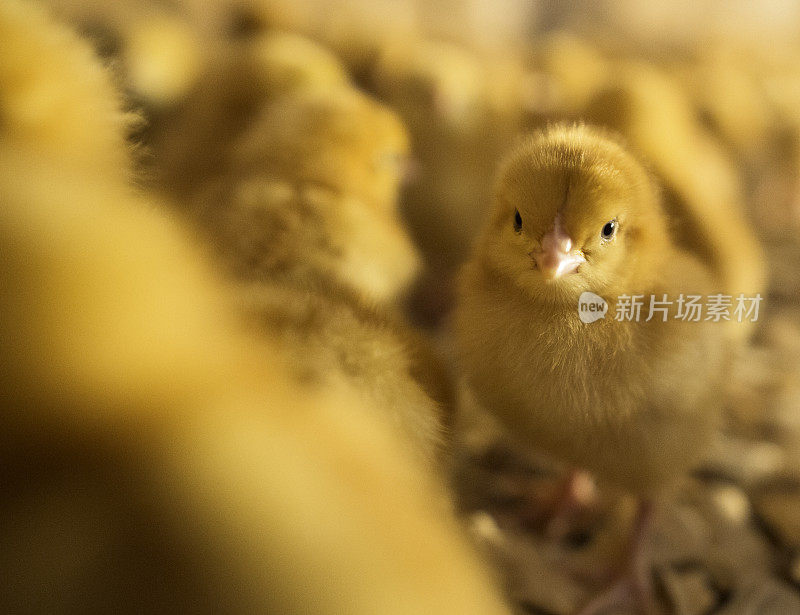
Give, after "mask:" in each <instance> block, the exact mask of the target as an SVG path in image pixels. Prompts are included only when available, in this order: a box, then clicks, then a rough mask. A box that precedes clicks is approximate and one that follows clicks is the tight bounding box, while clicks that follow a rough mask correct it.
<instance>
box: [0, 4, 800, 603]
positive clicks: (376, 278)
mask: <svg viewBox="0 0 800 615" xmlns="http://www.w3.org/2000/svg"><path fill="white" fill-rule="evenodd" d="M41 5H43V6H41ZM799 16H800V5H798V4H797V3H796V2H786V1H783V2H781V1H777V0H772V1H770V2H766V3H761V4H759V6H758V7H755V6H753V5H751V4H750V3H744V2H738V1H737V2H732V3H723V2H721V1H716V2H715V1H711V0H707V1H705V2H695V3H691V4H678V5H664V6H661V5H657V4H656V3H650V2H646V3H634V2H628V1H625V0H616V1H610V0H609V1H607V2H599V3H598V2H595V3H588V2H581V1H571V2H563V3H543V2H522V1H521V0H502V1H499V2H491V3H490V2H487V1H485V0H483V1H479V0H467V1H465V2H460V3H456V2H448V1H447V0H437V1H435V2H427V3H422V2H417V1H411V0H406V1H402V2H386V1H380V2H366V1H364V0H353V1H351V2H333V1H331V0H301V1H295V2H288V1H284V0H275V1H273V2H267V1H265V0H218V1H201V0H182V1H180V2H163V1H158V0H152V1H150V0H139V1H135V0H125V1H121V2H116V3H105V2H99V1H97V0H92V1H89V2H87V1H81V2H79V1H77V0H46V1H44V2H42V3H35V2H33V0H13V1H10V2H4V3H3V4H2V5H0V201H1V202H2V214H0V215H1V216H2V217H1V218H0V244H2V245H0V253H2V255H3V258H2V265H0V276H2V279H3V284H2V291H1V293H2V294H0V309H1V310H2V317H0V331H2V337H3V340H4V345H3V346H4V350H3V354H2V358H1V359H0V361H1V362H2V366H3V367H2V372H1V373H2V376H0V378H2V381H3V384H4V388H5V389H6V391H7V397H8V399H7V401H6V404H5V408H4V411H3V413H2V418H0V433H1V434H2V435H0V462H2V468H3V469H2V470H0V477H2V480H0V579H3V582H2V584H0V585H2V587H0V610H1V611H3V612H15V613H16V612H31V613H40V612H41V613H60V612H63V613H73V612H81V613H84V612H109V611H111V612H137V613H139V612H173V611H181V612H183V611H192V612H195V611H201V612H203V611H209V612H276V613H348V614H349V613H365V614H366V613H398V614H400V613H453V614H455V613H459V614H464V613H472V612H474V613H484V614H485V613H506V612H519V613H558V614H562V613H563V614H567V613H572V612H574V611H575V610H576V609H577V608H578V607H579V606H580V605H581V604H582V603H584V602H585V600H586V599H587V597H588V596H591V595H592V593H593V592H595V591H596V590H597V589H598V588H599V587H600V586H602V584H603V583H604V581H605V579H606V577H607V576H608V574H610V572H609V571H611V570H613V566H614V562H615V561H616V560H617V559H618V558H619V557H620V550H621V545H622V544H623V543H624V540H623V537H624V535H625V533H626V531H628V529H629V525H630V520H631V512H632V508H631V503H630V502H628V501H627V500H626V498H625V497H622V496H620V495H619V494H614V493H611V492H609V491H608V490H604V489H603V486H602V485H600V486H599V488H600V494H601V497H600V498H599V500H598V501H597V503H596V504H595V506H594V507H593V508H591V509H589V510H585V511H581V512H580V514H579V515H577V516H576V518H574V519H572V520H571V525H570V527H569V528H568V531H566V532H564V533H563V535H562V536H560V537H559V538H558V539H553V538H552V537H549V536H548V534H547V532H545V531H543V528H542V527H541V524H540V523H539V519H538V518H537V516H536V514H533V513H532V512H531V511H536V510H537V509H542V508H546V506H547V503H548V502H549V501H551V500H552V497H553V494H554V492H555V490H556V489H557V483H558V478H559V476H560V475H561V473H562V472H563V469H562V468H560V467H558V466H557V465H556V464H554V463H553V462H551V461H550V460H548V459H544V458H539V457H538V456H536V455H535V454H534V455H531V453H530V451H527V450H525V449H524V448H522V447H521V446H520V445H519V444H518V443H516V442H514V441H513V440H512V439H511V438H510V437H509V436H508V435H506V434H503V433H502V432H501V431H500V430H499V428H498V427H497V426H496V425H494V424H493V423H492V421H491V420H489V419H488V418H487V417H486V416H485V414H484V413H483V412H482V410H481V409H480V408H478V407H477V406H476V404H475V403H474V402H473V401H472V400H471V399H470V398H469V396H468V395H467V394H466V393H465V391H463V390H462V387H461V386H460V383H459V381H458V378H457V376H456V374H455V367H454V365H453V364H452V359H451V341H450V340H451V335H450V330H449V324H448V314H449V311H450V308H451V305H452V288H453V282H454V277H455V276H456V274H457V271H458V268H459V266H460V265H461V264H462V263H463V261H464V260H465V258H466V257H467V256H468V254H469V251H470V244H471V241H472V239H473V237H474V236H475V234H476V232H477V231H478V229H479V228H480V225H481V223H482V221H483V216H484V214H485V212H486V210H487V207H488V204H489V201H490V198H491V193H492V188H493V181H494V180H493V176H494V172H495V168H496V165H497V162H498V160H499V158H500V157H501V156H502V155H503V153H504V152H505V151H507V150H508V149H509V147H511V146H512V145H513V143H514V142H515V140H516V139H517V138H518V137H519V136H520V135H522V134H525V133H526V132H530V131H531V130H534V129H536V128H538V127H541V126H544V125H546V124H547V123H548V122H551V121H557V120H572V121H585V122H590V123H596V124H601V125H604V126H607V127H609V128H613V129H614V130H617V131H619V132H620V133H622V135H623V136H624V138H625V139H626V140H627V142H628V143H629V145H630V146H631V148H632V149H633V150H634V151H636V152H637V153H639V154H640V155H641V156H642V157H643V159H645V160H646V161H647V163H648V165H649V166H650V169H651V171H652V172H653V174H654V175H655V176H656V177H657V179H658V180H659V182H660V184H661V186H662V187H663V192H664V198H665V201H666V203H667V206H668V207H680V208H683V209H687V210H690V211H696V212H698V216H705V218H704V219H707V220H709V221H710V223H711V224H714V225H716V227H717V228H720V229H722V232H721V233H720V236H721V237H723V238H724V237H725V236H726V234H725V231H724V229H727V228H732V225H736V228H737V229H746V230H748V231H749V235H750V236H751V237H752V244H751V243H746V245H742V244H739V243H737V244H731V243H730V242H725V241H724V240H723V241H721V242H720V243H719V244H718V245H714V246H713V249H712V250H711V253H710V254H709V258H711V259H715V260H716V262H717V263H718V265H719V267H720V268H721V269H722V270H723V271H724V272H725V275H726V276H727V279H729V280H730V281H731V287H732V288H735V287H736V285H737V284H738V283H741V281H742V280H748V279H752V278H754V277H758V276H760V272H759V268H758V263H756V262H753V267H752V269H751V270H741V269H738V268H737V269H736V270H730V271H728V270H725V265H726V262H727V261H726V259H725V255H726V254H731V253H733V252H736V253H741V252H745V253H747V252H748V251H752V253H755V254H757V251H758V245H759V243H760V244H761V245H762V246H763V248H764V250H765V252H766V257H767V263H768V266H767V269H768V277H769V282H768V288H769V292H768V294H767V297H766V298H765V300H764V302H763V304H762V312H761V316H760V319H759V322H758V323H757V328H756V331H755V337H754V342H753V343H752V344H751V345H750V346H749V347H748V349H747V351H746V353H743V355H742V356H741V357H739V359H738V361H737V364H736V366H735V368H734V370H733V371H732V373H731V374H730V378H729V385H730V386H729V390H728V391H727V398H726V400H725V406H726V409H727V417H726V419H727V420H726V425H725V429H724V432H723V433H721V434H720V436H719V438H718V439H717V442H716V443H715V446H714V448H713V450H712V451H711V452H710V455H709V457H708V459H707V461H706V462H705V463H704V464H703V466H702V469H701V470H700V471H699V472H697V473H696V474H695V475H694V476H692V477H691V478H690V479H687V480H686V481H685V485H683V487H682V489H681V490H680V491H679V493H678V494H676V495H675V496H674V499H673V500H671V501H670V502H669V503H668V506H666V507H665V508H664V509H663V511H662V512H661V513H660V517H659V518H658V520H657V524H656V532H655V536H654V538H653V541H652V542H653V544H651V545H650V549H651V551H652V552H653V559H654V561H655V569H654V575H655V577H656V581H657V587H658V588H659V596H658V598H659V600H660V604H661V606H662V608H663V612H665V613H686V614H695V613H696V614H700V613H725V614H730V615H734V614H738V613H776V614H777V613H781V614H783V613H791V612H800V592H799V591H798V588H800V378H798V375H800V275H799V274H798V271H800V111H798V110H800V68H798V66H800V43H799V42H798V40H800V39H798V35H800V26H798V25H797V24H798V23H800V22H798V20H797V18H798V17H799ZM73 32H74V33H75V34H73ZM730 203H733V204H735V205H736V208H737V209H740V210H741V211H743V212H745V215H744V216H743V217H742V218H741V219H738V218H737V219H733V218H725V219H720V218H719V217H714V213H713V212H714V211H717V210H719V209H720V208H717V207H716V205H717V204H730ZM687 241H691V238H687ZM754 261H755V258H754ZM622 612H624V611H622Z"/></svg>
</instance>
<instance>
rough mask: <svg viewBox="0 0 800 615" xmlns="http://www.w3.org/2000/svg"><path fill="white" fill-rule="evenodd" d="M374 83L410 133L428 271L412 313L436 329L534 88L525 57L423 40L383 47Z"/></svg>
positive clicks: (413, 212)
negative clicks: (500, 160) (498, 164)
mask: <svg viewBox="0 0 800 615" xmlns="http://www.w3.org/2000/svg"><path fill="white" fill-rule="evenodd" d="M371 82H372V88H373V89H374V91H375V92H376V93H377V94H378V95H379V96H380V97H381V98H382V99H383V100H385V101H386V102H388V103H389V104H390V105H391V106H392V107H393V108H394V109H396V110H397V112H398V113H399V114H400V116H401V117H402V118H403V120H404V122H405V123H406V125H407V126H408V128H409V132H410V134H411V140H412V151H413V153H414V163H415V164H414V166H415V169H414V173H413V175H412V176H411V177H410V181H409V182H408V184H407V185H406V186H404V189H403V196H402V209H403V216H404V218H405V219H406V221H407V223H408V226H409V230H410V232H411V234H412V236H413V238H414V240H415V243H417V245H419V246H420V249H421V251H422V253H423V255H424V257H425V262H426V265H427V272H426V274H427V279H426V280H425V281H424V282H423V284H422V287H421V288H420V289H419V293H418V294H419V297H417V298H416V301H415V302H416V303H417V304H418V306H417V309H415V311H417V312H418V314H417V315H418V316H419V317H421V318H423V319H425V320H430V321H433V322H435V321H437V320H438V319H439V318H440V317H441V316H442V314H443V313H444V312H446V311H447V309H448V308H449V306H450V302H451V299H452V288H451V287H452V279H453V277H454V275H455V272H456V271H457V269H458V266H459V265H460V264H461V263H462V262H463V261H464V260H465V259H466V257H467V255H468V246H469V245H470V243H471V241H472V239H473V238H474V236H475V234H476V233H477V232H478V230H479V229H480V227H481V224H482V222H483V218H484V214H485V207H484V203H486V201H487V200H488V199H489V197H490V190H489V186H490V185H491V178H492V176H493V174H494V170H495V166H496V162H497V159H498V158H499V157H500V156H501V155H502V154H503V152H504V151H505V149H506V148H507V144H508V142H509V141H510V140H512V139H514V138H515V137H516V136H517V135H518V134H519V132H520V131H521V130H522V126H523V121H524V117H525V113H526V104H527V100H528V98H529V94H530V91H529V87H530V86H531V82H530V80H529V75H528V74H527V73H526V72H525V70H524V67H523V64H522V61H521V57H517V56H515V55H509V56H505V57H495V56H490V55H488V54H477V53H474V52H470V51H469V50H467V49H465V48H463V47H459V46H457V45H454V44H450V43H445V42H441V41H434V40H424V39H423V40H416V39H413V40H405V41H401V42H399V43H397V44H388V43H387V44H385V45H384V46H383V48H382V49H381V54H380V56H379V58H378V61H377V63H376V65H375V67H374V69H373V71H372V78H371Z"/></svg>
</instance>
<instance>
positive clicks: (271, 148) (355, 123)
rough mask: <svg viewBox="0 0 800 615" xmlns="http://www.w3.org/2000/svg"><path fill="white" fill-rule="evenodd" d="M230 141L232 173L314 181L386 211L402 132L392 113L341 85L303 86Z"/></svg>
mask: <svg viewBox="0 0 800 615" xmlns="http://www.w3.org/2000/svg"><path fill="white" fill-rule="evenodd" d="M248 135H249V136H247V137H245V138H244V139H242V141H241V142H239V143H238V144H237V147H236V150H235V152H234V154H233V156H232V159H231V163H230V167H231V170H232V172H233V173H237V174H250V173H253V172H254V171H259V172H260V173H262V174H263V175H270V176H273V177H279V178H284V179H288V180H291V181H293V182H296V183H301V184H306V183H308V184H316V185H321V186H324V187H326V188H329V189H331V190H333V191H335V192H337V193H339V194H346V195H349V196H352V197H356V198H359V199H360V200H361V201H362V202H363V203H364V204H365V205H366V206H368V207H372V208H374V209H376V210H380V211H386V212H394V211H395V210H396V208H397V193H398V189H399V187H400V183H401V181H402V179H403V175H404V172H405V163H406V158H407V156H408V148H409V142H408V135H407V133H406V129H405V127H404V126H403V124H402V122H401V121H400V119H399V118H398V117H397V115H396V114H395V113H394V112H393V111H391V110H390V109H389V108H388V107H386V106H384V105H381V104H379V103H378V102H376V101H375V100H374V99H372V98H370V97H369V96H367V95H365V94H362V93H361V92H359V91H358V90H355V89H353V88H348V87H342V88H336V89H332V90H331V89H328V90H325V91H321V90H314V91H311V90H305V91H303V92H298V93H296V94H294V95H291V96H286V97H284V98H282V99H280V100H278V101H277V102H276V103H275V104H274V105H272V106H270V107H268V108H267V109H265V110H264V112H263V113H262V115H261V116H260V117H259V118H258V120H257V122H256V123H254V124H253V126H252V128H251V129H250V131H249V133H248Z"/></svg>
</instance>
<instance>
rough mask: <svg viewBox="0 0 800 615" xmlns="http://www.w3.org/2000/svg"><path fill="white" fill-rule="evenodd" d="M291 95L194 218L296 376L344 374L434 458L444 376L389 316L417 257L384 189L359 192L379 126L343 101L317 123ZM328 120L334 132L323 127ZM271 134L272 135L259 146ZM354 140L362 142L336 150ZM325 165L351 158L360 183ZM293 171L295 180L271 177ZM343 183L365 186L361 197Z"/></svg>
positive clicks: (325, 380) (377, 149) (445, 395)
mask: <svg viewBox="0 0 800 615" xmlns="http://www.w3.org/2000/svg"><path fill="white" fill-rule="evenodd" d="M347 96H348V97H349V96H350V95H349V94H348V95H347ZM354 96H357V98H356V100H359V101H360V100H361V98H362V96H361V95H360V94H358V95H356V94H354ZM294 102H295V98H291V99H289V100H287V101H286V105H285V106H284V105H280V106H278V107H276V108H274V109H272V110H270V112H268V114H267V117H266V119H267V120H269V121H265V122H264V123H263V124H260V125H258V126H257V127H256V129H257V130H258V131H259V132H258V134H257V135H254V136H253V139H254V142H253V147H246V148H245V147H243V148H241V149H240V154H241V155H242V157H243V160H248V161H249V164H245V163H244V162H243V163H240V164H236V165H234V166H233V168H235V169H236V170H237V173H235V174H234V173H231V174H230V175H229V176H228V177H227V178H226V182H225V183H218V184H216V185H215V186H213V187H212V188H211V192H209V193H207V194H205V195H204V196H203V201H202V202H203V206H204V207H205V208H206V211H205V213H203V214H202V215H201V218H202V219H203V220H204V222H205V224H206V225H207V229H208V234H210V235H211V236H212V238H213V241H214V242H215V244H216V246H217V248H218V250H217V251H218V253H219V254H220V255H221V257H222V259H223V260H224V261H225V262H226V263H228V265H229V268H230V270H231V271H232V273H233V274H234V276H235V277H236V278H237V279H239V280H242V281H244V282H245V284H246V286H245V290H244V292H243V303H244V311H245V313H246V314H248V315H250V319H251V322H252V324H253V325H254V328H255V329H256V330H258V331H261V332H266V333H267V334H268V335H269V336H270V337H271V338H272V339H274V340H276V343H278V344H279V345H280V347H281V349H282V353H283V354H284V355H285V356H286V357H291V361H292V364H293V366H294V368H295V371H296V373H297V375H298V376H299V377H300V378H301V379H302V380H303V381H305V382H308V383H312V384H313V385H314V386H317V387H318V386H330V382H331V379H334V380H336V379H342V378H343V379H344V380H346V381H347V382H349V383H350V385H351V386H352V388H353V389H354V391H355V394H356V395H358V396H361V397H362V398H364V399H366V400H368V401H369V402H370V403H371V404H372V405H375V406H376V407H380V408H383V409H384V411H385V412H386V413H387V415H388V416H389V417H390V418H391V420H392V422H393V423H394V424H396V425H398V426H399V427H400V429H401V430H402V431H403V432H404V434H405V435H406V437H407V438H408V439H409V440H410V441H411V442H412V444H413V446H414V448H415V450H417V451H418V452H419V453H421V455H422V456H423V457H424V458H425V459H426V460H428V461H433V460H434V459H435V458H437V457H439V455H440V453H441V452H442V450H443V449H442V446H441V444H442V435H443V426H444V423H446V418H445V417H444V416H443V412H442V411H443V408H447V407H449V405H450V401H451V399H450V397H451V396H450V392H449V385H448V382H449V379H448V378H447V376H446V373H445V371H444V370H443V369H442V368H440V367H437V361H436V359H435V357H434V353H433V352H432V351H431V350H430V349H429V346H428V344H427V343H426V342H425V341H424V340H422V339H420V338H419V337H418V336H416V335H415V334H413V333H412V332H411V331H410V330H409V328H408V327H407V326H405V325H403V324H402V323H401V322H400V321H399V320H398V319H397V318H396V317H394V316H392V315H391V313H392V312H394V305H395V304H396V302H397V300H398V299H399V298H400V296H401V295H402V292H403V290H404V289H405V288H406V287H407V286H408V284H409V283H410V281H411V279H412V277H413V275H414V273H415V272H416V270H417V267H418V258H417V255H416V252H415V250H414V248H413V246H412V244H411V242H410V241H409V239H408V238H407V236H406V235H405V233H404V231H403V229H402V227H401V225H400V223H399V220H398V219H397V215H396V213H395V211H394V208H393V203H392V202H391V199H389V198H388V197H389V191H388V190H386V194H385V195H383V193H382V192H378V193H377V194H379V195H380V198H376V197H375V194H376V192H375V191H374V190H372V191H370V190H368V188H369V183H368V182H369V181H370V172H371V173H372V174H373V175H378V178H380V175H379V169H380V167H378V170H376V169H375V166H374V160H375V156H376V155H380V154H382V153H383V147H382V143H381V140H380V138H379V137H380V132H377V133H376V140H375V141H374V142H373V143H372V144H371V146H370V147H367V146H366V143H367V139H366V135H362V134H361V133H362V130H363V128H362V125H361V124H359V123H357V122H356V121H354V120H357V119H358V118H359V117H361V116H359V115H356V116H353V117H349V114H347V113H344V112H345V111H349V110H350V107H348V106H345V107H344V109H342V113H329V114H328V116H327V119H328V120H335V121H333V122H331V123H330V124H329V123H323V122H320V125H319V126H315V125H314V124H313V122H302V121H299V119H297V118H296V117H295V116H296V113H297V111H298V108H297V107H295V106H294ZM326 104H328V105H329V104H330V101H329V102H328V103H325V101H321V100H319V99H315V105H314V106H312V107H311V109H314V110H317V109H319V108H320V105H321V106H323V107H324V106H325V105H326ZM282 113H286V114H287V115H288V118H289V119H290V120H291V121H286V120H284V119H283V118H282V116H281V115H280V114H282ZM301 115H302V114H301ZM311 117H314V115H313V114H312V116H311ZM323 117H325V116H323ZM273 118H277V119H275V120H273ZM331 125H332V126H334V127H337V126H338V127H339V128H340V130H339V131H337V132H333V133H332V134H331V132H330V131H329V130H324V129H321V128H320V127H325V129H327V128H328V127H329V126H331ZM351 126H352V127H355V126H358V129H357V130H353V129H352V128H351ZM304 128H305V129H307V130H308V132H306V131H305V130H304ZM267 129H269V130H267ZM353 133H354V134H353ZM292 135H294V136H295V139H292V138H291V136H292ZM350 135H352V136H350ZM268 136H269V137H270V139H268V138H266V137H268ZM348 136H350V139H348V138H347V137H348ZM256 137H257V138H256ZM304 137H305V138H307V140H308V141H309V142H310V143H312V144H313V147H312V148H309V150H308V153H307V154H305V155H304V153H303V151H302V149H301V148H300V147H298V146H297V142H298V141H301V140H302V139H303V138H304ZM332 137H340V138H339V139H336V138H332ZM272 140H278V141H279V143H278V144H276V147H274V148H268V147H267V144H268V143H271V142H272ZM353 143H355V145H362V146H363V147H362V148H361V149H359V148H358V147H354V148H351V149H347V148H346V147H345V146H346V145H348V144H353ZM284 145H285V148H284ZM256 146H257V147H256ZM292 147H294V149H295V151H291V148H292ZM337 148H341V150H342V151H341V152H340V151H338V150H337ZM370 148H374V149H373V150H372V151H371V149H370ZM287 149H288V150H289V151H288V152H287V151H286V150H287ZM390 151H391V150H390ZM359 154H360V158H361V160H359ZM251 156H252V157H251ZM284 157H285V158H287V160H284ZM276 159H277V164H275V163H274V161H275V160H276ZM259 160H262V161H264V162H263V163H262V164H257V161H259ZM290 160H297V161H298V164H297V165H295V166H292V165H291V164H290V163H289V161H290ZM325 161H327V162H329V163H330V164H331V165H333V166H334V167H336V166H337V163H338V166H340V167H343V165H345V164H347V163H349V166H350V168H351V169H353V171H352V173H351V177H354V178H355V177H363V178H364V182H362V183H356V184H352V185H353V187H352V188H351V187H350V186H351V184H350V180H349V179H348V176H347V175H346V174H344V173H342V174H340V175H339V176H336V175H334V174H331V176H330V179H327V176H326V174H327V173H329V169H328V166H327V165H326V164H325ZM390 163H391V162H390ZM379 164H381V161H380V158H379ZM383 164H386V163H385V162H383ZM359 167H361V168H359ZM343 168H346V167H343ZM293 173H297V174H298V175H299V179H297V180H294V181H292V180H291V179H289V180H287V179H276V178H280V177H281V176H288V177H289V178H291V177H292V174H293ZM314 178H320V179H319V181H318V182H315V181H314ZM388 179H391V175H389V177H388ZM341 180H343V181H341ZM333 182H340V186H341V188H340V189H336V187H335V186H334V185H332V184H333ZM373 183H377V184H378V185H379V184H380V183H381V182H379V181H378V182H375V181H373ZM349 190H361V191H362V193H363V194H362V195H361V198H359V197H358V196H352V195H351V194H349V192H348V191H349ZM367 198H372V200H371V201H368V200H366V199H367Z"/></svg>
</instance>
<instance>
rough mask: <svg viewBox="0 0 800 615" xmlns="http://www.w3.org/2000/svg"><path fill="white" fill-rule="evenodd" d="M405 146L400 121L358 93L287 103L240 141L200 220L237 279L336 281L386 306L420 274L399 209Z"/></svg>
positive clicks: (204, 198)
mask: <svg viewBox="0 0 800 615" xmlns="http://www.w3.org/2000/svg"><path fill="white" fill-rule="evenodd" d="M407 147H408V145H407V137H406V134H405V131H404V129H403V126H402V124H401V123H400V122H399V120H398V119H397V118H396V117H395V116H394V115H393V114H392V113H391V112H390V111H388V110H387V109H386V108H384V107H382V106H381V105H378V104H377V103H375V102H374V101H372V100H371V99H369V98H368V97H367V96H365V95H363V94H361V93H359V92H357V91H355V90H337V91H335V92H333V93H327V94H322V93H311V92H308V93H305V94H302V95H295V96H289V97H285V98H283V99H281V100H280V101H278V102H276V103H275V104H273V105H271V106H270V107H269V108H267V109H266V110H265V113H264V114H263V115H262V116H261V118H260V119H259V121H258V122H256V123H255V124H254V125H253V127H252V129H251V130H250V131H249V133H248V135H246V136H245V137H244V138H243V139H242V140H241V141H240V142H239V143H237V146H236V148H235V152H234V155H233V156H232V159H231V163H230V167H229V168H230V170H229V172H228V174H227V175H226V176H225V177H224V178H222V179H221V180H220V181H218V182H215V183H214V184H213V185H211V186H210V187H209V188H208V190H207V191H206V192H205V193H204V194H203V195H201V198H200V199H199V204H197V203H196V204H195V206H196V207H197V208H198V211H197V214H198V216H199V217H200V218H201V220H204V221H205V223H206V225H207V227H208V228H209V230H210V232H211V234H212V235H213V236H215V237H216V238H217V239H218V240H219V241H220V244H221V249H222V253H223V255H224V257H225V258H226V259H227V260H229V261H230V262H231V263H232V264H233V266H234V269H235V270H236V272H237V273H238V275H239V277H242V278H244V279H251V280H258V279H275V278H276V276H279V277H283V278H287V277H288V278H293V279H294V281H297V282H299V281H301V280H308V279H309V278H314V277H319V276H320V275H322V276H333V278H335V279H336V280H337V281H338V283H340V284H344V285H346V286H348V287H350V288H353V289H355V290H356V291H358V292H359V293H361V294H362V296H364V297H367V298H369V299H372V300H376V301H379V302H392V301H394V300H396V299H398V298H400V297H401V295H402V294H403V292H404V291H405V290H406V289H407V288H408V286H409V284H410V283H411V282H412V280H413V279H414V276H415V275H416V273H417V271H418V270H419V257H418V255H417V252H416V250H415V248H414V246H413V244H412V243H411V241H410V239H409V238H408V236H407V235H406V233H405V231H404V230H403V227H402V225H401V222H400V219H399V216H398V214H397V211H396V209H397V204H396V201H397V191H398V186H399V183H400V181H401V176H402V172H403V163H404V160H405V158H406V155H407Z"/></svg>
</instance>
